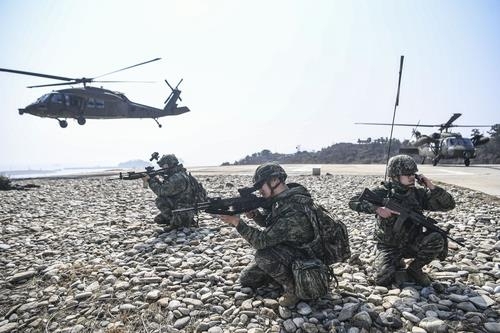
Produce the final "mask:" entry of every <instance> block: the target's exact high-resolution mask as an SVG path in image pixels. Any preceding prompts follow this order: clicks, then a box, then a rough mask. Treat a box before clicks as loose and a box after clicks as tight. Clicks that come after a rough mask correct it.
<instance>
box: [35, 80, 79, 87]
mask: <svg viewBox="0 0 500 333" xmlns="http://www.w3.org/2000/svg"><path fill="white" fill-rule="evenodd" d="M79 83H81V82H78V81H73V82H63V83H52V84H41V85H38V86H28V87H26V88H41V87H54V86H69V85H72V84H79Z"/></svg>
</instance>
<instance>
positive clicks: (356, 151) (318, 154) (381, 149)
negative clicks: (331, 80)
mask: <svg viewBox="0 0 500 333" xmlns="http://www.w3.org/2000/svg"><path fill="white" fill-rule="evenodd" d="M473 133H474V130H473ZM487 133H488V134H489V135H490V136H489V138H490V142H488V143H487V144H485V145H483V146H479V147H478V148H477V157H476V158H475V163H477V164H500V124H496V125H494V126H492V127H491V130H490V131H488V132H487ZM409 143H410V142H409V140H404V141H400V140H398V139H392V142H391V156H394V155H396V154H398V151H399V148H400V147H407V146H408V145H409ZM388 147H389V139H388V138H383V137H381V138H378V139H375V140H372V139H371V138H370V140H368V139H367V140H358V143H336V144H333V145H331V146H328V147H326V148H322V149H321V150H319V151H313V152H309V151H300V150H297V152H295V153H293V154H281V153H273V152H271V151H270V150H269V149H264V150H262V151H261V152H257V153H253V154H251V155H247V156H245V157H244V158H242V159H240V160H238V161H234V163H233V164H234V165H247V164H262V163H264V162H269V161H276V162H278V163H281V164H380V163H386V161H387V151H388ZM417 156H418V155H415V156H414V157H417ZM417 161H420V159H418V158H417ZM450 162H454V161H450ZM442 163H446V161H445V160H443V161H442ZM230 164H231V163H229V162H224V163H223V164H222V165H230Z"/></svg>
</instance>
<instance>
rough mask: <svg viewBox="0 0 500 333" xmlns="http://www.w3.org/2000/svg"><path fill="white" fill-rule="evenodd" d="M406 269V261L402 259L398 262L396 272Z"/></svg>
mask: <svg viewBox="0 0 500 333" xmlns="http://www.w3.org/2000/svg"><path fill="white" fill-rule="evenodd" d="M405 267H406V263H405V260H404V259H403V258H401V259H400V260H399V261H398V262H396V270H400V269H404V268H405Z"/></svg>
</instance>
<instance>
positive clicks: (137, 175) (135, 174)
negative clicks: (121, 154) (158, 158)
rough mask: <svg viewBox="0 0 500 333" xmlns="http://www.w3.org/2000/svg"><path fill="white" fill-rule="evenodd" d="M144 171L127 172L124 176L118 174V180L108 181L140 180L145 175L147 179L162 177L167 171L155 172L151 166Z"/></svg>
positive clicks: (159, 170)
mask: <svg viewBox="0 0 500 333" xmlns="http://www.w3.org/2000/svg"><path fill="white" fill-rule="evenodd" d="M145 169H146V171H143V172H135V171H129V172H127V173H126V174H123V173H122V172H120V176H119V178H111V179H109V180H133V179H140V178H142V177H144V176H146V175H148V176H149V177H153V176H156V175H163V174H165V173H166V172H167V170H168V169H167V168H165V169H158V170H155V168H154V167H152V166H148V167H146V168H145Z"/></svg>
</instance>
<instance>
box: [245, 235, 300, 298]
mask: <svg viewBox="0 0 500 333" xmlns="http://www.w3.org/2000/svg"><path fill="white" fill-rule="evenodd" d="M305 258H307V257H306V256H305V255H304V253H303V251H301V250H299V249H296V248H293V247H290V246H286V245H277V246H273V247H270V248H266V249H261V250H257V251H256V252H255V258H254V260H252V262H251V263H250V264H249V265H248V266H247V267H245V268H244V269H243V271H242V272H241V275H240V283H241V285H242V286H244V287H252V288H254V289H255V288H258V287H260V286H263V285H266V284H268V283H270V282H272V281H273V280H274V281H276V282H278V283H279V284H280V285H281V286H283V288H284V289H285V291H291V292H292V293H293V290H294V289H293V288H294V284H293V273H292V263H293V261H295V260H296V259H305Z"/></svg>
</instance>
